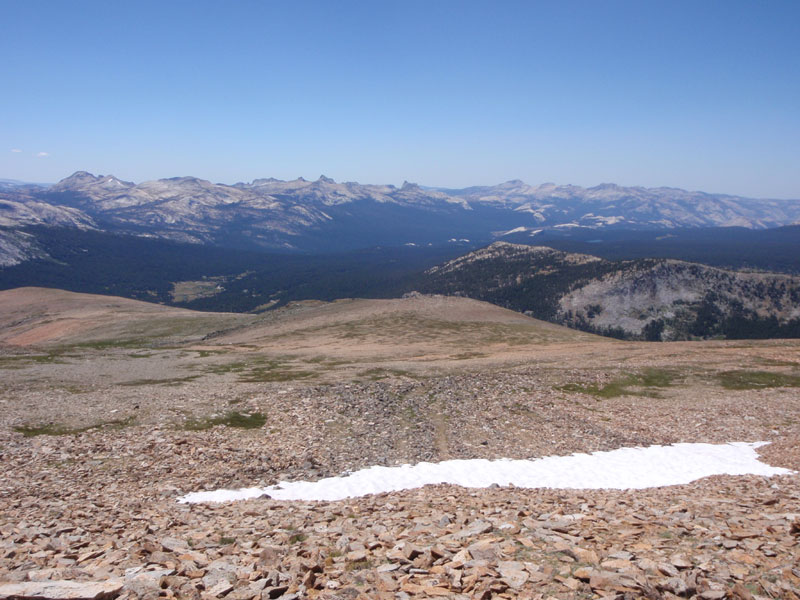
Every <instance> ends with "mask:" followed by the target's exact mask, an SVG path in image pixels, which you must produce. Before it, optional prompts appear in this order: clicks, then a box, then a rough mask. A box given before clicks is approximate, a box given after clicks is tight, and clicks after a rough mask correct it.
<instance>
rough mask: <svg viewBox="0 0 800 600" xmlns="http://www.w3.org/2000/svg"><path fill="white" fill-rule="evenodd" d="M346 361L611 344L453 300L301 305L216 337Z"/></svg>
mask: <svg viewBox="0 0 800 600" xmlns="http://www.w3.org/2000/svg"><path fill="white" fill-rule="evenodd" d="M213 341H214V343H215V344H225V345H228V344H233V345H252V346H256V347H260V348H267V347H270V348H274V349H278V348H280V349H283V351H285V352H290V353H292V354H295V353H304V352H314V353H322V354H330V355H336V354H337V353H341V356H342V358H345V357H348V356H349V357H354V356H363V357H378V356H382V357H396V358H401V357H403V358H408V357H418V358H424V357H430V358H434V357H442V356H450V357H460V358H471V357H475V356H489V355H492V354H495V353H504V352H509V351H513V352H515V353H516V352H519V351H524V350H525V349H526V348H529V349H533V348H541V347H542V346H547V345H552V344H559V345H562V344H583V343H592V342H596V341H605V340H603V338H599V337H597V336H594V335H590V334H586V333H583V332H579V331H574V330H571V329H567V328H565V327H561V326H558V325H553V324H550V323H545V322H543V321H539V320H536V319H532V318H530V317H527V316H525V315H522V314H520V313H517V312H514V311H510V310H506V309H503V308H499V307H497V306H494V305H492V304H489V303H486V302H481V301H477V300H471V299H468V298H456V297H445V296H415V297H408V298H400V299H392V300H339V301H336V302H331V303H318V302H305V303H295V304H293V305H290V306H289V307H287V308H285V309H282V310H279V311H276V312H275V313H272V314H271V315H269V317H268V318H266V319H265V320H264V321H263V322H261V323H259V324H256V325H254V326H252V327H248V328H246V329H240V330H237V331H235V332H232V333H231V334H228V335H222V336H220V337H217V338H215V339H214V340H213Z"/></svg>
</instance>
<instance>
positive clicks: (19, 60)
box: [0, 0, 800, 198]
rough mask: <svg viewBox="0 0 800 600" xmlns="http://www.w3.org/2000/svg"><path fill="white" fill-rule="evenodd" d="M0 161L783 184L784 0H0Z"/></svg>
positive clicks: (794, 172) (760, 187)
mask: <svg viewBox="0 0 800 600" xmlns="http://www.w3.org/2000/svg"><path fill="white" fill-rule="evenodd" d="M0 22H2V23H3V28H2V30H3V34H2V35H1V36H0V52H2V54H0V56H3V57H4V58H3V60H2V61H0V82H2V93H0V177H6V178H14V179H23V180H29V181H45V182H46V181H56V180H58V179H60V178H62V177H65V176H67V175H69V174H70V173H72V172H73V171H75V170H79V169H83V170H88V171H92V172H94V173H104V174H105V173H114V174H115V175H117V176H119V177H122V178H125V179H130V180H134V181H142V180H145V179H154V178H159V177H171V176H178V175H195V176H198V177H203V178H207V179H211V180H213V181H219V182H225V183H233V182H235V181H243V180H247V181H249V180H251V179H253V178H256V177H278V178H281V179H290V178H295V177H298V176H304V177H306V178H316V177H317V176H319V175H320V174H323V173H324V174H325V175H327V176H329V177H333V178H334V179H336V180H340V181H341V180H350V181H361V182H363V183H395V184H399V183H402V181H403V180H406V179H407V180H409V181H416V182H418V183H421V184H425V185H438V186H450V187H462V186H467V185H479V184H494V183H499V182H501V181H505V180H508V179H517V178H518V179H523V180H525V181H527V182H529V183H542V182H545V181H553V182H556V183H573V184H577V185H595V184H598V183H601V182H615V183H619V184H623V185H645V186H660V185H667V186H674V187H683V188H688V189H702V190H705V191H711V192H727V193H734V194H741V195H748V196H755V197H776V198H800V35H798V34H797V31H798V29H797V28H798V23H799V22H800V2H797V1H795V0H791V1H768V2H737V1H734V0H725V1H714V2H712V1H705V0H692V1H690V2H682V1H669V2H666V1H665V2H654V1H645V0H640V1H631V2H620V1H601V0H592V1H586V2H581V1H570V0H564V1H558V2H557V1H553V2H533V1H528V2H502V1H498V2H450V1H445V0H426V1H421V2H415V1H411V0H403V1H397V2H394V1H389V0H387V1H371V2H348V1H339V0H337V1H325V2H304V1H302V0H297V1H291V2H290V1H286V2H243V1H241V2H198V1H192V2H177V1H169V2H141V1H137V2H123V1H119V2H117V1H114V2H109V1H103V2H85V1H80V0H73V1H70V2H60V1H57V0H51V1H47V2H45V1H39V0H25V1H24V2H23V1H18V0H0Z"/></svg>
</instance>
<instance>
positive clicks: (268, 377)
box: [239, 367, 314, 383]
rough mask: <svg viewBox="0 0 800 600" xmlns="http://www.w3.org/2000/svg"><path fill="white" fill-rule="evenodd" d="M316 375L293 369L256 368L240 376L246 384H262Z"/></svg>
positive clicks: (240, 379)
mask: <svg viewBox="0 0 800 600" xmlns="http://www.w3.org/2000/svg"><path fill="white" fill-rule="evenodd" d="M313 375H314V372H313V371H293V370H291V369H275V368H269V367H256V368H254V369H250V371H249V372H248V373H246V374H244V375H240V376H239V381H241V382H244V383H260V382H267V381H294V380H295V379H305V378H307V377H311V376H313Z"/></svg>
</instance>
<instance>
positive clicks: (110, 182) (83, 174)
mask: <svg viewBox="0 0 800 600" xmlns="http://www.w3.org/2000/svg"><path fill="white" fill-rule="evenodd" d="M98 185H100V186H103V187H105V188H109V189H113V188H128V187H132V186H133V185H134V184H133V183H132V182H130V181H124V180H122V179H119V178H118V177H116V176H115V175H110V174H109V175H93V174H92V173H89V172H88V171H75V172H74V173H73V174H72V175H70V176H69V177H65V178H64V179H62V180H61V181H59V182H58V183H57V184H55V185H54V186H52V188H51V189H53V190H55V191H58V190H73V189H83V188H86V187H93V186H98Z"/></svg>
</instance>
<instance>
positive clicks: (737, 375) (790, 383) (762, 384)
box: [717, 371, 800, 390]
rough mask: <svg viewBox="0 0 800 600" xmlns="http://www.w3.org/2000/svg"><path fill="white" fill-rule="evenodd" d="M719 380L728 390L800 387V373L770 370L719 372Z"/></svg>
mask: <svg viewBox="0 0 800 600" xmlns="http://www.w3.org/2000/svg"><path fill="white" fill-rule="evenodd" d="M717 380H718V381H719V383H720V385H722V387H724V388H725V389H726V390H758V389H763V388H776V387H800V375H787V374H785V373H772V372H770V371H723V372H722V373H717Z"/></svg>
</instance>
